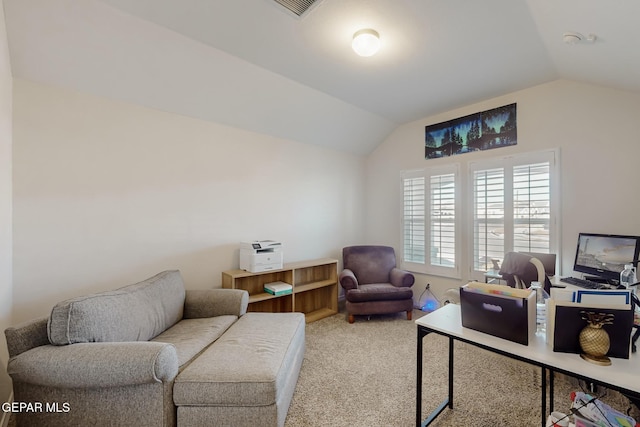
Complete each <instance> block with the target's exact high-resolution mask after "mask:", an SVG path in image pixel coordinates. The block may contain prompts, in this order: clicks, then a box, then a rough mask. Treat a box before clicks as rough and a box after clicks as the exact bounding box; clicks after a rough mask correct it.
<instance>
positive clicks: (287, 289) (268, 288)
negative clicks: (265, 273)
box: [264, 282, 293, 296]
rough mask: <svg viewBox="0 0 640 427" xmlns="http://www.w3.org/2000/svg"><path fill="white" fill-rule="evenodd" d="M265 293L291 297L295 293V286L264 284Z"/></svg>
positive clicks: (274, 283) (273, 283) (279, 283)
mask: <svg viewBox="0 0 640 427" xmlns="http://www.w3.org/2000/svg"><path fill="white" fill-rule="evenodd" d="M264 291H265V292H267V293H269V294H271V295H276V296H277V295H289V294H291V293H292V292H293V286H291V285H290V284H289V283H285V282H271V283H265V284H264Z"/></svg>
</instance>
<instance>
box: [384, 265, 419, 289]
mask: <svg viewBox="0 0 640 427" xmlns="http://www.w3.org/2000/svg"><path fill="white" fill-rule="evenodd" d="M389 276H390V280H391V284H392V285H393V286H396V287H398V288H404V287H406V288H408V287H411V286H413V283H414V282H415V280H416V278H415V277H414V276H413V274H411V273H409V272H408V271H405V270H400V269H399V268H393V269H392V270H391V273H390V274H389Z"/></svg>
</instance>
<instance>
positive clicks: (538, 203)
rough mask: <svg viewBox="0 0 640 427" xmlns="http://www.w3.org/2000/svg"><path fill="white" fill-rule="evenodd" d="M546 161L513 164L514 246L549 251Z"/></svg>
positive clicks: (548, 187) (547, 173) (549, 213)
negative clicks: (519, 164)
mask: <svg viewBox="0 0 640 427" xmlns="http://www.w3.org/2000/svg"><path fill="white" fill-rule="evenodd" d="M549 169H550V165H549V162H544V163H537V164H531V165H521V166H516V167H514V168H513V214H514V215H513V222H514V230H513V238H514V239H513V250H514V251H516V252H542V253H549V252H550V242H549V228H550V227H549V226H550V220H551V211H550V207H551V187H550V179H549Z"/></svg>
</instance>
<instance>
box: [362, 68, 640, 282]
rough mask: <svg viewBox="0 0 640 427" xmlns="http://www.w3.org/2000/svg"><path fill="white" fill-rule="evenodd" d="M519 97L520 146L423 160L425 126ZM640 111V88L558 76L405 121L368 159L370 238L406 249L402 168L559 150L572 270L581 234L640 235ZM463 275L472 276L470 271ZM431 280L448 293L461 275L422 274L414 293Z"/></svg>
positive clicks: (565, 257)
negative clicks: (625, 88)
mask: <svg viewBox="0 0 640 427" xmlns="http://www.w3.org/2000/svg"><path fill="white" fill-rule="evenodd" d="M513 102H516V103H517V109H518V112H517V114H518V117H517V121H518V144H517V146H513V147H507V148H500V149H494V150H487V151H483V152H478V153H468V154H462V155H457V156H452V157H448V158H441V159H431V160H425V159H424V127H425V126H426V125H431V124H435V123H439V122H442V121H445V120H449V119H454V118H457V117H461V116H465V115H467V114H471V113H475V112H479V111H484V110H487V109H491V108H494V107H498V106H502V105H506V104H510V103H513ZM639 111H640V94H637V93H629V92H620V91H615V90H610V89H606V88H603V87H598V86H592V85H587V84H581V83H577V82H572V81H564V80H559V81H556V82H552V83H549V84H544V85H541V86H537V87H533V88H530V89H526V90H523V91H519V92H514V93H511V94H508V95H506V96H503V97H500V98H496V99H491V100H487V101H485V102H481V103H478V104H474V105H469V106H466V107H464V108H460V109H457V110H453V111H449V112H446V113H444V114H440V115H437V116H433V117H427V118H424V119H422V120H418V121H415V122H412V123H408V124H405V125H403V126H400V127H399V128H398V129H396V131H395V132H394V133H393V134H392V135H391V136H390V137H389V138H388V139H387V140H386V141H385V142H384V143H383V144H381V145H380V146H379V147H378V149H377V150H376V151H375V152H374V153H373V154H372V155H371V156H369V158H368V160H367V174H366V175H367V180H366V182H367V208H366V211H367V217H366V219H367V223H366V235H367V239H368V240H369V241H370V242H372V243H375V242H384V243H387V244H390V245H392V246H394V247H395V248H396V249H397V250H399V249H400V247H401V236H400V206H401V199H400V183H399V182H400V181H399V179H400V171H401V170H405V169H417V168H424V167H428V166H437V165H442V164H449V163H460V164H463V165H464V164H467V163H469V162H470V161H475V160H478V159H480V158H491V157H499V156H504V155H507V154H510V153H521V152H531V151H538V150H543V149H550V148H559V149H560V158H561V181H562V184H561V194H560V197H561V211H562V221H561V227H562V236H561V239H562V241H561V242H560V244H561V248H562V251H561V253H560V256H561V259H562V270H561V272H562V273H564V274H565V275H568V274H571V272H572V266H573V258H574V256H575V248H576V241H577V234H578V233H579V232H581V231H586V232H599V233H618V234H633V235H640V215H639V214H638V212H640V202H639V198H638V194H639V192H638V190H637V188H638V185H639V184H640V168H639V167H638V162H639V161H640V139H639V137H638V124H639V120H638V119H639V116H638V112H639ZM463 169H464V168H463ZM463 231H464V234H463V242H469V243H470V242H471V240H470V236H468V233H469V230H463ZM466 247H467V245H465V249H466ZM467 252H468V251H467V250H464V254H463V261H467V258H468V254H467ZM467 265H468V262H467ZM463 275H464V277H463V281H466V280H467V279H468V278H469V276H470V272H469V271H468V270H467V271H464V272H463ZM426 283H431V284H432V285H433V286H434V289H435V290H436V293H442V292H444V291H445V290H446V289H447V288H449V287H452V286H458V285H459V283H460V281H454V280H448V279H444V278H441V277H433V276H422V275H419V276H417V279H416V287H415V288H414V291H415V292H416V293H418V292H422V290H423V289H424V286H425V284H426Z"/></svg>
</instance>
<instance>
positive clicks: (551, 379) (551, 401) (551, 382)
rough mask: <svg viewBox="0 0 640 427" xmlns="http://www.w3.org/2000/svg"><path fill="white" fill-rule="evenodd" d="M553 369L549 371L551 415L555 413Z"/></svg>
mask: <svg viewBox="0 0 640 427" xmlns="http://www.w3.org/2000/svg"><path fill="white" fill-rule="evenodd" d="M553 376H554V375H553V369H549V413H551V412H553Z"/></svg>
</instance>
